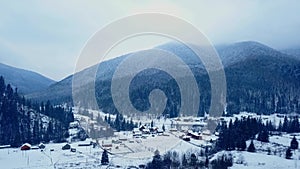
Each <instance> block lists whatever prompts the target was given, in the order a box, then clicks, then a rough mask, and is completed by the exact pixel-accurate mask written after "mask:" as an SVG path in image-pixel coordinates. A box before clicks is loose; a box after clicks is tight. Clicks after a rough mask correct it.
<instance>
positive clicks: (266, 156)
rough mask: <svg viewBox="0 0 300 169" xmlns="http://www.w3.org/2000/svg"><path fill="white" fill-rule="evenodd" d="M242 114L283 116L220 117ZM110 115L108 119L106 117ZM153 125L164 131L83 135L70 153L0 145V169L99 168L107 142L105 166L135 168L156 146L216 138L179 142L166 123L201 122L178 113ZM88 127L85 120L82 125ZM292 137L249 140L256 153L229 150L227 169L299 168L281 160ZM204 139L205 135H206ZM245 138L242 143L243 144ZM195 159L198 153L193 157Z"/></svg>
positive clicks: (58, 146)
mask: <svg viewBox="0 0 300 169" xmlns="http://www.w3.org/2000/svg"><path fill="white" fill-rule="evenodd" d="M89 112H92V113H93V114H94V117H96V116H97V115H98V114H100V116H101V117H102V118H103V119H104V116H105V114H104V113H103V112H97V111H91V110H89ZM243 116H252V117H260V118H262V119H263V121H268V120H272V121H273V122H275V123H276V124H278V123H279V121H280V120H281V121H282V120H283V117H280V116H278V115H276V114H275V115H271V116H258V115H256V114H253V113H245V112H244V113H241V114H239V115H235V116H234V117H226V118H225V119H224V120H226V121H229V120H230V119H232V120H234V119H235V118H241V117H243ZM76 117H79V118H81V119H85V120H83V121H86V122H93V120H91V119H89V117H87V116H82V115H78V114H77V115H76ZM112 118H114V117H113V116H112ZM133 120H134V121H135V122H142V123H143V124H149V123H150V122H151V121H152V119H147V118H146V117H138V118H136V119H133ZM153 122H154V125H155V126H157V127H159V128H161V127H162V125H164V126H165V127H166V129H167V131H166V132H165V133H164V134H160V135H159V134H153V135H152V134H148V135H147V136H145V135H143V136H144V137H139V138H136V137H133V135H132V132H131V131H128V132H115V133H114V136H113V137H107V138H99V139H94V140H92V139H88V140H86V141H79V142H72V143H71V147H72V148H75V149H76V152H71V151H70V150H62V147H63V146H64V145H65V144H66V143H49V144H45V145H46V148H45V149H44V150H43V151H42V150H40V149H32V150H28V151H21V150H20V148H4V149H0V168H1V169H2V168H3V169H21V168H23V169H25V168H28V169H43V168H44V169H65V168H66V169H70V168H73V169H81V168H90V169H93V168H100V169H101V168H107V167H108V166H101V162H100V161H101V156H102V152H103V148H104V147H103V145H104V144H111V146H109V147H106V148H107V149H108V150H109V153H110V154H109V160H110V164H109V168H114V167H115V168H117V166H119V168H127V167H128V166H136V167H137V166H139V165H141V164H147V163H148V162H149V161H151V160H152V158H153V154H154V151H155V150H159V152H160V154H164V153H165V152H167V151H177V152H178V153H179V154H182V153H186V152H188V151H189V152H191V151H192V152H197V151H199V146H202V145H207V144H208V140H210V139H213V140H215V139H217V136H214V135H212V136H206V135H202V138H203V139H202V140H194V139H191V141H190V142H186V141H183V140H182V139H180V136H182V134H184V132H183V131H181V129H179V130H178V131H177V132H175V131H173V132H169V131H168V129H171V128H172V126H173V127H174V126H176V127H178V126H180V127H182V128H184V127H186V126H192V124H201V125H203V126H205V120H204V118H192V117H180V118H174V119H164V118H161V119H153ZM87 125H88V124H87ZM76 131H77V130H76V129H75V128H72V129H70V134H76ZM294 135H296V138H297V140H298V141H299V140H300V134H299V133H295V134H283V135H280V136H277V135H274V136H270V138H269V140H270V142H269V143H262V142H259V141H254V144H255V147H256V150H257V152H256V153H249V152H246V151H243V152H240V151H231V153H232V155H233V158H234V164H233V166H232V167H231V168H232V169H259V168H264V169H289V168H291V169H296V168H300V152H298V150H296V151H293V156H292V159H291V160H287V159H285V151H286V149H287V147H288V146H289V145H290V141H291V139H292V137H293V136H294ZM206 137H208V138H206ZM91 141H93V142H98V143H99V145H100V147H98V146H97V147H95V148H93V146H79V144H88V143H90V142H91ZM249 144H250V141H247V145H249ZM199 158H200V157H199Z"/></svg>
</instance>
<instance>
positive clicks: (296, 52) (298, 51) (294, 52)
mask: <svg viewBox="0 0 300 169" xmlns="http://www.w3.org/2000/svg"><path fill="white" fill-rule="evenodd" d="M281 52H282V53H285V54H287V55H290V56H291V57H294V58H296V59H299V60H300V47H299V48H289V49H284V50H281Z"/></svg>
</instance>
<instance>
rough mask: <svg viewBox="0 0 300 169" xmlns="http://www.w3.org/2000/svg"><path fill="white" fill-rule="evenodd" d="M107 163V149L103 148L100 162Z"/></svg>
mask: <svg viewBox="0 0 300 169" xmlns="http://www.w3.org/2000/svg"><path fill="white" fill-rule="evenodd" d="M108 163H109V158H108V153H107V150H104V151H103V153H102V157H101V164H102V165H108Z"/></svg>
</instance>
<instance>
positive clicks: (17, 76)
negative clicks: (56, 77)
mask: <svg viewBox="0 0 300 169" xmlns="http://www.w3.org/2000/svg"><path fill="white" fill-rule="evenodd" d="M0 76H3V77H4V78H5V79H6V81H7V83H9V84H11V85H12V86H13V87H17V88H18V92H19V93H22V94H28V93H32V92H37V91H40V90H42V89H46V88H47V87H49V85H50V84H53V83H54V82H55V81H53V80H51V79H49V78H47V77H44V76H42V75H40V74H38V73H35V72H32V71H28V70H24V69H19V68H15V67H12V66H8V65H5V64H2V63H0Z"/></svg>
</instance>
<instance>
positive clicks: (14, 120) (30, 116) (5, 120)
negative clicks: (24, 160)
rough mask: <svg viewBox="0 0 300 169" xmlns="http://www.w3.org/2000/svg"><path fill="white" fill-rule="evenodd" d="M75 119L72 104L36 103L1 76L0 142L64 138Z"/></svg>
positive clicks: (57, 140)
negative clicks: (68, 106) (67, 105)
mask: <svg viewBox="0 0 300 169" xmlns="http://www.w3.org/2000/svg"><path fill="white" fill-rule="evenodd" d="M72 121H74V116H73V113H72V109H71V108H67V107H63V106H53V105H52V104H51V103H50V102H49V101H48V102H46V103H43V102H42V103H32V102H31V101H30V100H26V99H25V98H24V97H22V96H20V95H19V94H18V89H13V88H12V86H11V85H10V84H6V83H5V80H4V77H2V76H1V77H0V138H1V139H0V145H11V146H13V147H17V146H20V145H21V144H22V143H25V142H28V143H31V144H38V143H40V142H49V141H54V142H61V141H64V140H65V138H66V137H68V127H69V123H70V122H72Z"/></svg>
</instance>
